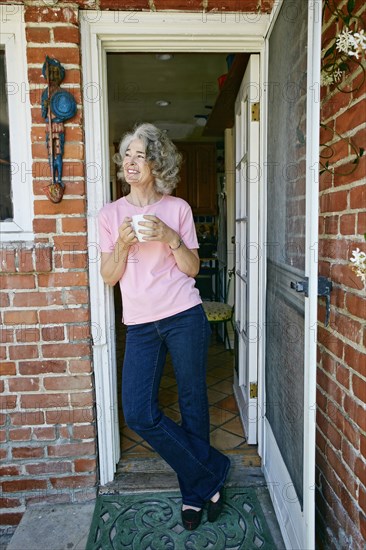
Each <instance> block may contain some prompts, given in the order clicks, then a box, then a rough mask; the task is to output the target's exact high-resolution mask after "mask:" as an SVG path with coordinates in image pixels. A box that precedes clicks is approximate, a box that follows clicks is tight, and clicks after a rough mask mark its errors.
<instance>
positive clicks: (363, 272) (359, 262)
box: [350, 248, 366, 283]
mask: <svg viewBox="0 0 366 550" xmlns="http://www.w3.org/2000/svg"><path fill="white" fill-rule="evenodd" d="M352 256H353V257H352V258H350V261H351V262H352V263H353V266H352V270H353V271H354V272H355V273H356V275H357V276H358V277H361V280H362V282H363V283H366V253H365V252H361V251H360V249H359V248H356V250H352Z"/></svg>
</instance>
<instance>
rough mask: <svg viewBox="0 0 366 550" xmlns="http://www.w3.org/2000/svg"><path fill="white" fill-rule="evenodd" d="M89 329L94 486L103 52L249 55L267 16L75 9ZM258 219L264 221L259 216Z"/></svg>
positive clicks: (103, 469) (112, 448) (108, 451)
mask: <svg viewBox="0 0 366 550" xmlns="http://www.w3.org/2000/svg"><path fill="white" fill-rule="evenodd" d="M80 17H81V39H82V41H81V48H82V59H83V98H84V117H85V154H86V178H87V196H88V201H87V203H88V246H89V273H90V288H91V293H90V300H91V323H92V328H93V360H94V373H95V391H96V406H97V413H98V416H97V422H98V447H99V468H100V483H101V484H102V485H104V484H105V483H107V482H109V481H112V480H113V477H114V473H115V470H116V463H117V462H118V460H119V457H120V448H119V436H118V416H117V413H118V411H117V395H116V383H115V380H116V365H115V352H114V333H115V332H114V317H113V295H112V291H111V289H108V288H106V287H105V285H104V283H103V281H102V278H101V277H100V275H99V261H98V260H99V253H98V245H97V243H98V228H97V213H98V211H99V210H100V208H102V206H103V205H104V204H105V203H106V202H108V201H109V200H111V197H110V196H109V195H110V193H109V173H110V171H109V149H108V117H106V116H105V115H106V113H107V112H108V104H107V75H106V56H107V52H111V51H119V52H151V51H152V52H154V51H156V52H164V51H167V52H228V53H229V52H230V53H231V52H249V53H250V52H256V53H260V54H263V48H264V37H265V35H266V32H267V30H268V26H269V22H270V17H269V16H268V15H267V14H249V13H248V14H238V13H226V14H222V15H221V14H209V13H208V14H202V13H197V12H194V13H189V12H151V13H145V12H136V13H131V12H129V13H128V12H110V11H89V10H88V11H81V12H80ZM263 217H264V216H263Z"/></svg>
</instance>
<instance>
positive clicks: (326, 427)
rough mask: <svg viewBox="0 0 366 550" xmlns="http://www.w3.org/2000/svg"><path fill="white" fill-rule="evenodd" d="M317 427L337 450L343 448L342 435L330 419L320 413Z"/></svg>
mask: <svg viewBox="0 0 366 550" xmlns="http://www.w3.org/2000/svg"><path fill="white" fill-rule="evenodd" d="M317 425H318V427H319V428H320V429H321V431H322V432H323V434H324V436H325V438H326V439H327V440H328V441H329V442H330V443H331V444H332V445H333V447H334V448H335V449H339V448H340V446H341V434H340V433H339V432H338V431H337V430H336V429H335V428H334V426H333V425H332V424H331V423H330V422H329V421H328V419H327V418H326V417H325V416H324V415H323V414H322V413H321V412H320V411H318V414H317Z"/></svg>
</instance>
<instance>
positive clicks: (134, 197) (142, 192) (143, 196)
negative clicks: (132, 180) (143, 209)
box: [126, 188, 162, 206]
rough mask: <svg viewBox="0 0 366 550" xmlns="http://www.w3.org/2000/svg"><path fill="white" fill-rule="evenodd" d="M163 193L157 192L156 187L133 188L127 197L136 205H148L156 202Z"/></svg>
mask: <svg viewBox="0 0 366 550" xmlns="http://www.w3.org/2000/svg"><path fill="white" fill-rule="evenodd" d="M161 197H162V195H161V194H160V193H157V192H156V191H155V189H138V190H137V189H133V188H131V190H130V192H129V194H128V195H126V199H127V201H128V202H130V203H131V204H133V205H134V206H147V205H148V204H154V203H155V202H158V201H159V200H160V199H161Z"/></svg>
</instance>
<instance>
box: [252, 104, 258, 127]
mask: <svg viewBox="0 0 366 550" xmlns="http://www.w3.org/2000/svg"><path fill="white" fill-rule="evenodd" d="M258 120H259V102H258V103H252V122H256V121H258Z"/></svg>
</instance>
